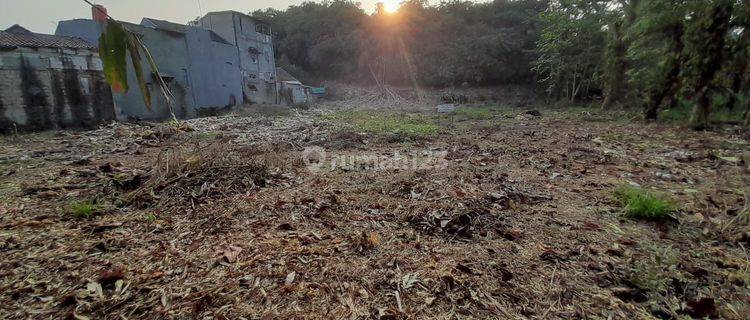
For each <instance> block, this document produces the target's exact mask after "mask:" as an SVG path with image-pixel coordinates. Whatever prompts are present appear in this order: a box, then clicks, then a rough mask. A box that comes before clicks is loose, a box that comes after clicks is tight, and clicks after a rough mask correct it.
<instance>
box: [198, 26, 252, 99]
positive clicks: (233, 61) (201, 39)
mask: <svg viewBox="0 0 750 320" xmlns="http://www.w3.org/2000/svg"><path fill="white" fill-rule="evenodd" d="M186 37H187V46H188V55H189V58H190V62H191V63H190V66H189V68H188V76H189V80H190V87H191V88H193V98H194V100H195V105H196V107H197V108H198V109H201V108H210V109H215V108H224V107H227V106H234V105H237V104H241V103H242V74H241V72H240V69H239V59H238V57H237V48H236V47H235V46H233V45H231V44H226V43H222V42H219V41H214V40H212V37H211V33H210V32H209V31H207V30H204V29H200V28H194V27H188V28H187V29H186ZM197 113H198V114H202V111H201V110H198V111H197Z"/></svg>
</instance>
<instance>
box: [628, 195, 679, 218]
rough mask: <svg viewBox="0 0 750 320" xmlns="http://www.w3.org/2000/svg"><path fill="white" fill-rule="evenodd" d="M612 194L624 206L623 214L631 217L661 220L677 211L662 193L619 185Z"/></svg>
mask: <svg viewBox="0 0 750 320" xmlns="http://www.w3.org/2000/svg"><path fill="white" fill-rule="evenodd" d="M614 196H615V199H616V200H617V201H618V202H619V204H620V205H621V206H623V207H624V209H623V210H624V213H625V216H626V217H628V218H631V219H644V220H663V219H666V218H669V215H670V214H671V213H673V212H675V211H677V208H676V206H675V205H674V204H673V203H672V202H671V201H670V200H668V199H666V197H664V196H663V195H660V194H656V193H654V192H650V191H647V190H644V189H641V188H634V187H620V188H618V189H616V190H615V191H614Z"/></svg>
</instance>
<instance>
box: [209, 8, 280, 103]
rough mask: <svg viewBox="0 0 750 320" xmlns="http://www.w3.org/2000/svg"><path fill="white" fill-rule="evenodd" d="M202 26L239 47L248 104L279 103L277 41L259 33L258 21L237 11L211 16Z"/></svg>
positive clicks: (238, 51) (213, 13)
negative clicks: (257, 29)
mask: <svg viewBox="0 0 750 320" xmlns="http://www.w3.org/2000/svg"><path fill="white" fill-rule="evenodd" d="M198 24H199V26H200V27H202V28H204V29H208V30H212V31H214V32H216V33H217V34H219V35H220V36H222V37H223V38H224V39H226V40H227V41H229V42H230V43H232V44H233V45H235V46H236V50H237V53H238V55H239V61H240V68H241V70H242V84H243V85H242V87H243V95H244V98H245V102H246V103H277V102H278V91H277V87H276V61H275V60H274V53H273V41H272V38H271V36H270V35H266V34H263V33H260V32H257V31H256V27H257V24H258V22H257V21H256V20H255V19H253V18H251V17H250V16H248V15H245V14H242V13H239V12H234V11H223V12H211V13H209V14H207V15H206V16H205V17H203V18H201V19H200V20H199V21H198ZM251 48H252V49H251Z"/></svg>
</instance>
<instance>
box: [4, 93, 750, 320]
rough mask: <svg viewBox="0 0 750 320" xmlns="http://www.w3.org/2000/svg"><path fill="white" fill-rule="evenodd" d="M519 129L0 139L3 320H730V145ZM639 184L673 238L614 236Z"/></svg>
mask: <svg viewBox="0 0 750 320" xmlns="http://www.w3.org/2000/svg"><path fill="white" fill-rule="evenodd" d="M417 109H418V108H417ZM475 111H476V112H475ZM525 111H527V109H523V108H489V109H488V108H484V109H481V108H477V109H476V110H474V111H469V112H462V113H458V114H455V115H450V116H447V115H437V114H434V112H433V111H432V110H427V109H424V110H421V111H420V112H418V113H416V114H411V113H410V114H408V115H406V114H402V113H400V112H399V111H396V110H377V111H370V112H341V111H340V110H338V109H337V108H334V107H331V106H325V105H323V106H317V107H315V108H312V109H310V110H288V111H286V112H280V113H278V114H271V115H268V114H264V113H262V112H261V113H254V114H250V115H235V116H223V117H213V118H204V119H196V120H191V121H188V122H187V125H184V126H182V127H181V128H175V127H170V126H169V125H135V124H113V125H111V126H108V127H105V128H101V129H99V130H94V131H88V132H54V133H53V132H50V133H39V134H28V135H21V136H15V137H14V136H8V137H4V138H2V142H1V143H0V181H2V182H1V183H0V196H1V197H2V202H0V318H2V319H24V318H32V319H60V318H77V319H165V318H173V319H190V318H200V319H213V318H216V319H243V318H244V319H274V318H279V319H287V318H319V319H344V318H347V319H364V318H384V319H407V318H413V319H433V318H435V319H465V318H476V319H527V318H531V319H572V318H575V319H651V318H661V319H678V318H679V319H682V318H690V317H693V318H705V317H709V318H726V319H747V315H748V314H750V255H749V253H748V251H747V248H748V245H749V244H750V243H749V242H748V241H750V238H749V236H750V229H748V192H750V188H749V186H750V183H749V181H748V180H749V178H750V175H749V174H748V171H749V170H750V168H749V167H748V165H749V164H750V144H749V143H748V140H747V137H743V136H742V135H740V134H735V133H733V132H731V131H715V132H693V131H689V130H687V129H682V128H679V127H675V126H668V125H660V124H647V123H643V122H639V121H629V120H628V119H627V118H624V116H625V115H623V114H611V113H610V114H604V113H600V112H597V111H594V110H584V109H575V110H568V111H564V112H563V111H556V110H548V109H539V111H541V116H538V115H532V114H527V113H526V112H525ZM342 115H345V116H342ZM403 119H407V120H408V121H405V122H404V121H402V120H403ZM381 122H382V127H378V125H377V124H378V123H381ZM313 146H318V147H322V148H324V149H325V150H326V159H328V160H329V161H330V159H345V158H341V156H344V155H346V156H353V157H355V158H354V159H358V158H356V157H358V156H366V157H369V156H376V157H379V158H382V159H393V158H394V157H395V156H396V154H398V155H399V156H401V157H405V158H409V159H413V158H418V159H422V158H420V157H424V156H425V155H435V154H438V155H441V156H440V157H442V158H441V159H440V161H439V163H440V166H437V167H429V166H422V167H417V168H415V167H414V166H411V165H402V166H400V167H399V168H397V169H396V168H389V169H382V170H378V168H373V167H372V166H368V165H367V164H361V163H354V164H349V165H337V166H335V168H333V169H331V166H330V163H329V164H326V163H325V162H324V165H323V167H322V168H320V170H317V171H314V172H313V171H311V170H309V168H308V166H307V164H308V162H309V161H307V162H306V161H305V160H309V156H310V153H309V152H305V148H309V147H313ZM308 150H309V149H308ZM348 159H351V158H348ZM318 160H320V159H318ZM636 184H637V185H640V186H642V187H643V188H649V189H654V190H658V191H660V192H663V193H666V194H669V196H670V197H671V198H672V199H674V201H675V202H676V203H677V204H678V206H679V208H680V211H679V212H678V213H676V214H675V215H674V219H671V220H667V221H661V222H648V221H638V220H631V219H626V218H624V217H623V216H622V208H621V207H620V206H619V205H618V204H617V203H616V201H614V200H613V196H612V193H613V190H614V189H616V188H617V187H619V186H622V185H636ZM743 314H744V316H743Z"/></svg>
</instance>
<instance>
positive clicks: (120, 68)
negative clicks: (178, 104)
mask: <svg viewBox="0 0 750 320" xmlns="http://www.w3.org/2000/svg"><path fill="white" fill-rule="evenodd" d="M141 54H144V55H145V57H146V62H147V63H148V65H149V67H150V68H151V72H152V73H153V75H154V78H155V79H156V82H157V83H158V84H159V88H160V89H161V92H162V95H163V96H164V98H165V99H166V101H167V105H168V106H169V109H170V113H171V114H172V120H174V121H177V117H176V116H175V115H174V110H173V109H174V108H173V106H172V104H173V101H174V96H173V95H172V92H171V90H170V89H169V87H168V86H167V84H166V83H165V82H164V79H163V78H162V77H161V74H160V73H159V68H158V66H157V65H156V62H155V61H154V59H153V57H152V56H151V53H150V52H149V50H148V48H146V46H145V45H144V44H143V42H142V41H141V40H140V38H139V37H138V35H136V34H134V33H132V32H130V31H128V30H127V29H125V27H123V25H122V24H120V23H119V22H117V21H114V20H108V21H107V28H106V30H105V31H104V32H103V33H102V35H101V36H100V37H99V56H100V57H101V59H102V64H103V65H104V76H105V79H106V80H107V83H109V85H110V86H111V87H112V89H113V90H114V91H115V92H120V93H122V92H127V91H128V90H129V89H130V88H129V84H128V74H127V72H128V71H127V69H128V68H127V65H128V64H127V55H129V56H130V61H131V63H132V64H133V71H134V72H135V78H136V81H137V82H138V87H139V88H140V90H141V94H142V96H143V102H144V103H145V105H146V108H148V109H149V110H150V109H151V91H150V90H149V88H148V86H147V85H146V76H145V73H144V71H143V62H142V58H141Z"/></svg>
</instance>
